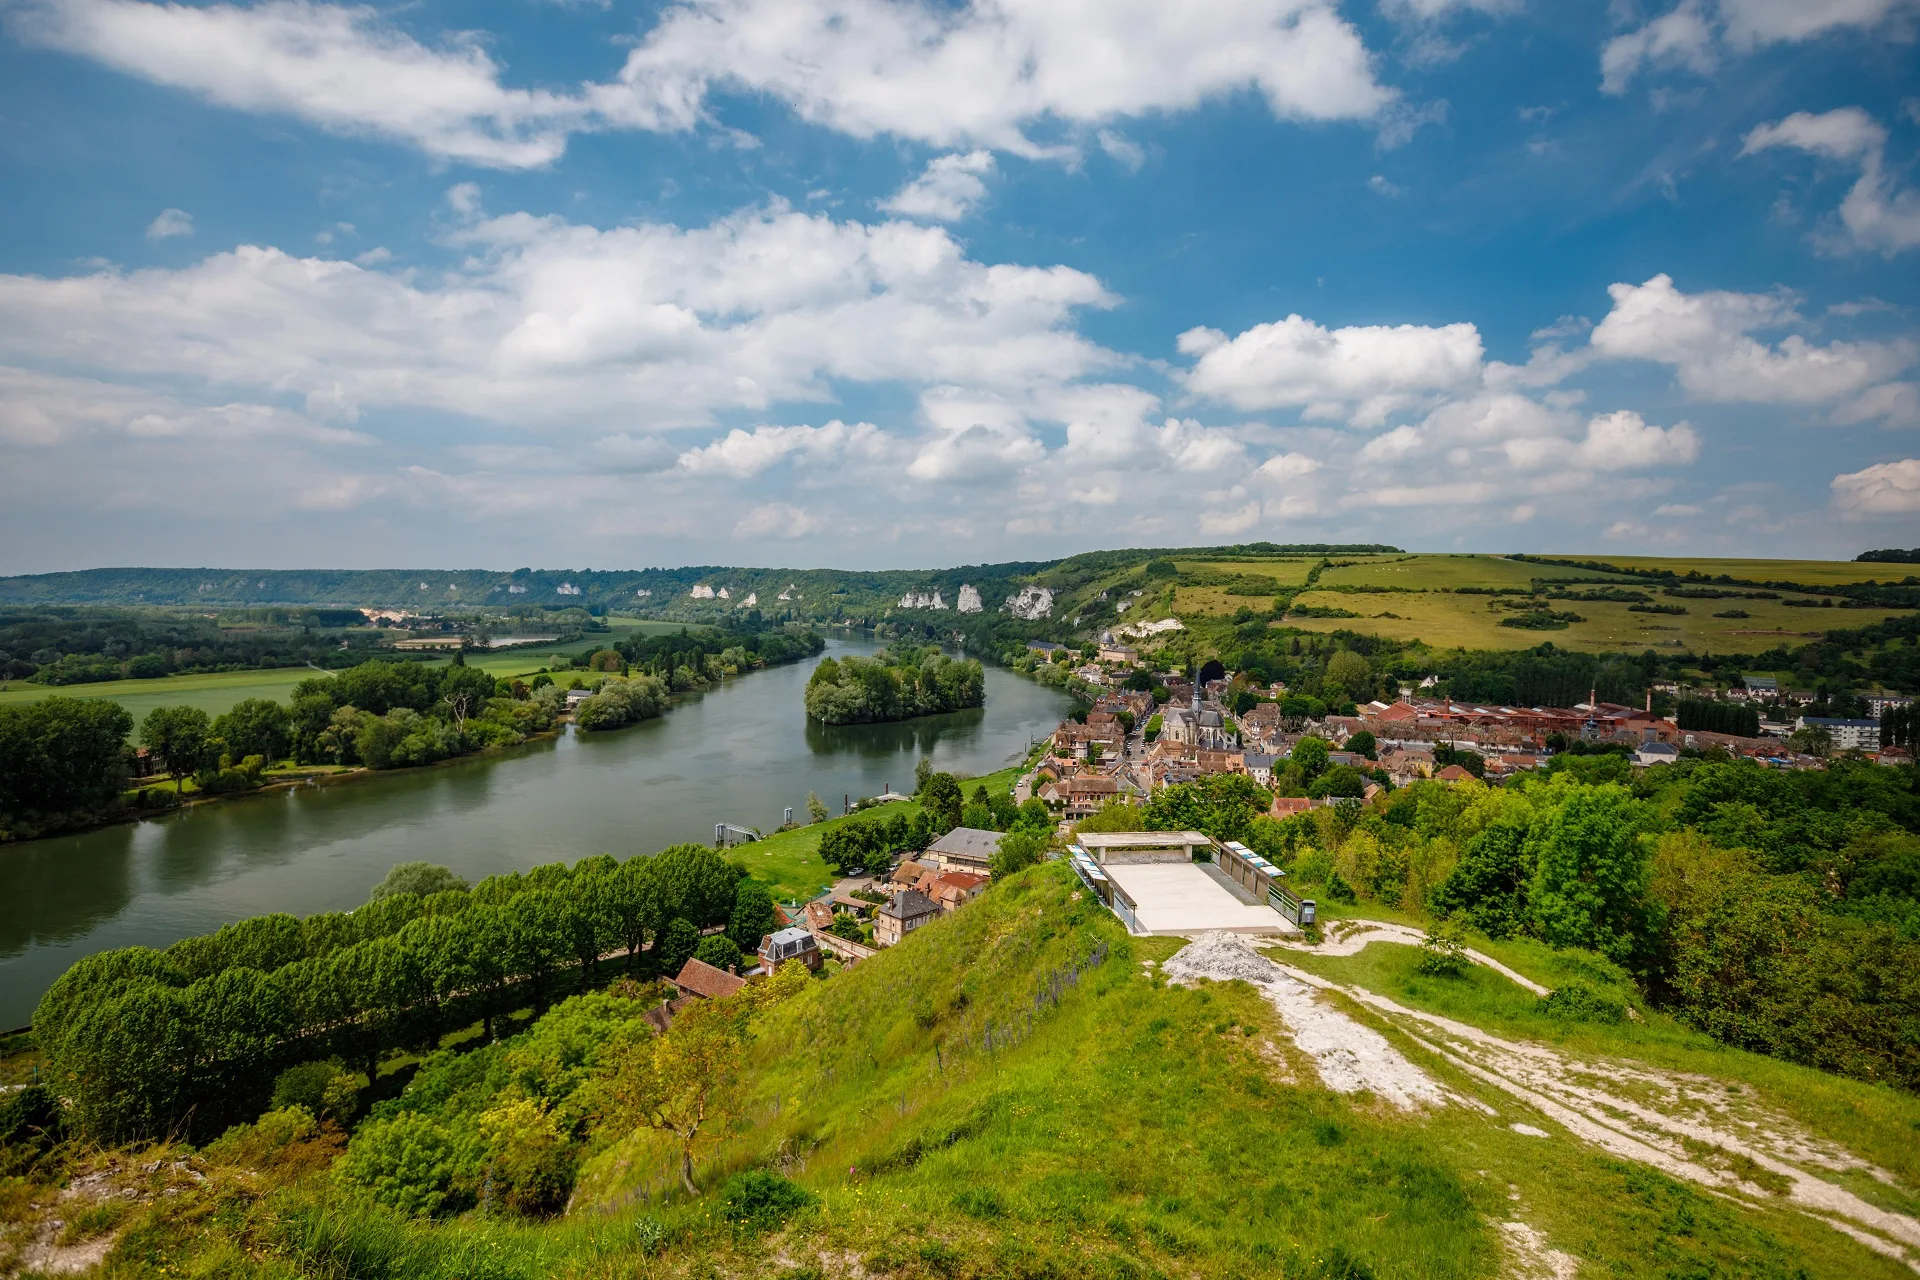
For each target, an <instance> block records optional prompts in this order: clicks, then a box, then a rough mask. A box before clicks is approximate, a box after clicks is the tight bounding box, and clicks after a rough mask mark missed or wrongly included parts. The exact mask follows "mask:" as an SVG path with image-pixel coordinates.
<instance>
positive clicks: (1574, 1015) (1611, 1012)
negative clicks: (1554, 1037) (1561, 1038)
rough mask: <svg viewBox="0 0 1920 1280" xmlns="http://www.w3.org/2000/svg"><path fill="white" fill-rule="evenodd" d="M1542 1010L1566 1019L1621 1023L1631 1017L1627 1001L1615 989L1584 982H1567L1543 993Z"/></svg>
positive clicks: (1560, 1018) (1562, 1019)
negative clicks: (1609, 989) (1628, 1016)
mask: <svg viewBox="0 0 1920 1280" xmlns="http://www.w3.org/2000/svg"><path fill="white" fill-rule="evenodd" d="M1539 1007H1540V1012H1542V1013H1544V1014H1546V1015H1547V1016H1548V1017H1550V1018H1558V1019H1559V1020H1561V1021H1562V1022H1599V1023H1607V1024H1612V1023H1618V1022H1625V1021H1626V1020H1627V1002H1626V1001H1625V1000H1623V999H1621V998H1620V997H1619V996H1617V995H1615V994H1614V993H1613V992H1611V991H1604V990H1602V989H1601V988H1599V987H1595V986H1589V985H1588V984H1587V983H1584V982H1577V981H1576V982H1565V983H1562V984H1561V985H1560V986H1559V987H1557V988H1555V990H1554V991H1553V992H1552V994H1550V995H1546V996H1543V997H1541V1000H1540V1006H1539Z"/></svg>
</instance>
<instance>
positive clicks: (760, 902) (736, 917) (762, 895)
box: [727, 878, 779, 951]
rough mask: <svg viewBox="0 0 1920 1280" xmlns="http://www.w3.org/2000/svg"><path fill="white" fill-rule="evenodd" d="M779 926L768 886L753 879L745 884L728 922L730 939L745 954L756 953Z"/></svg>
mask: <svg viewBox="0 0 1920 1280" xmlns="http://www.w3.org/2000/svg"><path fill="white" fill-rule="evenodd" d="M778 923H779V919H778V917H777V916H776V915H775V914H774V910H773V894H771V893H770V892H768V890H767V886H766V885H765V884H763V883H762V882H761V881H758V880H754V879H751V878H748V879H745V880H742V881H741V882H740V887H739V888H737V889H735V890H734V892H733V914H732V915H731V916H729V917H728V919H727V936H728V937H730V938H732V939H733V942H734V945H735V946H737V947H739V948H740V950H742V951H753V950H755V949H757V948H758V947H759V945H760V939H762V938H764V937H765V936H766V935H768V934H769V933H772V932H773V930H774V926H775V925H777V924H778Z"/></svg>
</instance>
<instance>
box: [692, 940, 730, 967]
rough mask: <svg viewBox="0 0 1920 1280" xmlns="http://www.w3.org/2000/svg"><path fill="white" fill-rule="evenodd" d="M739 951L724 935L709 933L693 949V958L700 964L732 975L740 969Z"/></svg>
mask: <svg viewBox="0 0 1920 1280" xmlns="http://www.w3.org/2000/svg"><path fill="white" fill-rule="evenodd" d="M741 950H742V948H740V947H738V946H736V945H734V941H733V939H732V938H729V937H728V936H727V935H726V934H724V933H710V934H708V935H707V936H706V937H704V938H702V939H700V945H699V946H697V947H695V948H694V949H693V958H694V959H695V960H698V961H700V962H701V963H702V964H710V965H712V966H713V967H714V968H716V969H725V970H726V971H727V972H729V973H733V972H736V971H737V970H738V969H739V968H740V961H741V954H740V953H741Z"/></svg>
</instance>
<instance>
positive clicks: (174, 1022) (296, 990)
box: [34, 844, 775, 1143]
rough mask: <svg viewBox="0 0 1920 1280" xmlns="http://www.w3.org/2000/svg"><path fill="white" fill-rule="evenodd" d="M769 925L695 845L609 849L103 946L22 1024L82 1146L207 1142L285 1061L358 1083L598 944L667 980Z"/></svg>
mask: <svg viewBox="0 0 1920 1280" xmlns="http://www.w3.org/2000/svg"><path fill="white" fill-rule="evenodd" d="M774 921H775V913H774V908H773V902H772V899H771V897H770V895H769V893H768V891H767V888H766V886H765V885H764V884H762V883H761V882H759V881H757V880H753V879H751V878H749V877H748V876H747V874H746V872H745V870H744V869H743V868H742V867H740V866H739V865H737V864H733V863H729V862H726V861H724V860H723V859H721V858H720V856H719V855H718V854H716V853H715V852H714V851H713V850H711V849H708V848H706V847H705V846H702V845H691V844H688V845H674V846H672V847H671V848H668V849H666V850H663V851H662V852H660V853H658V854H655V855H652V856H641V857H635V858H631V859H628V860H627V861H625V862H620V861H617V860H615V859H614V858H612V857H610V856H608V855H604V854H603V855H600V856H597V857H593V858H588V859H585V860H583V861H581V862H579V863H577V864H575V865H574V866H573V867H571V868H568V867H566V866H563V865H561V864H557V863H556V864H553V865H550V866H543V867H536V868H534V869H533V870H531V871H528V872H525V873H518V872H516V873H514V874H511V875H504V876H494V877H490V878H489V879H486V880H483V881H481V882H480V883H479V884H478V885H476V886H474V887H473V889H472V890H470V891H467V890H461V889H457V888H455V889H446V890H442V891H440V892H435V893H431V894H429V895H426V896H422V895H419V894H415V893H404V892H403V893H395V894H390V895H388V896H385V897H382V898H380V899H379V900H377V901H374V902H371V903H369V904H368V905H366V906H363V907H361V908H359V909H357V910H355V911H351V912H326V913H322V914H319V915H314V916H308V917H306V918H304V919H299V918H296V917H294V916H291V915H270V916H259V917H255V918H252V919H248V920H243V921H240V922H239V923H237V924H232V925H228V926H226V927H225V928H223V929H221V930H220V931H219V932H217V933H214V934H209V935H205V936H201V937H195V938H188V939H185V940H183V941H181V942H177V943H175V944H173V945H172V946H170V947H168V948H166V949H164V950H155V949H152V948H147V947H124V948H120V949H117V950H113V951H103V952H98V953H96V954H94V955H90V956H87V957H85V958H84V959H82V960H80V961H78V962H77V963H75V964H74V965H73V967H72V968H70V969H68V970H67V971H66V973H64V974H62V975H61V977H60V979H59V980H58V981H57V982H55V983H54V985H53V986H52V988H51V989H49V990H48V992H47V994H46V995H45V996H44V997H43V998H42V999H41V1002H40V1005H39V1008H38V1009H37V1010H36V1011H35V1014H34V1033H35V1038H36V1041H37V1043H38V1045H39V1047H40V1050H41V1053H42V1055H43V1061H44V1065H45V1071H46V1074H47V1080H48V1084H49V1085H50V1087H52V1088H53V1089H54V1090H55V1091H56V1092H57V1093H58V1094H60V1095H61V1096H64V1097H67V1098H69V1099H71V1104H72V1105H71V1108H70V1110H69V1113H68V1118H69V1121H70V1122H71V1123H72V1124H73V1125H75V1126H76V1127H77V1129H78V1130H79V1131H80V1132H81V1133H83V1134H84V1135H86V1136H87V1137H89V1138H91V1139H93V1140H94V1141H98V1142H101V1143H121V1142H129V1141H135V1140H140V1139H148V1138H159V1137H162V1136H165V1135H167V1134H170V1133H180V1132H185V1133H189V1134H192V1135H197V1136H198V1137H200V1138H204V1137H205V1136H207V1135H211V1134H217V1133H219V1132H221V1131H222V1130H223V1129H224V1128H225V1127H226V1126H228V1125H230V1124H233V1123H235V1122H237V1121H240V1120H247V1119H252V1118H253V1117H254V1116H256V1115H258V1114H259V1113H260V1111H261V1110H262V1108H263V1106H264V1105H265V1103H266V1102H267V1101H268V1095H269V1093H270V1092H271V1090H272V1087H273V1081H274V1078H275V1076H276V1074H277V1073H279V1072H280V1071H281V1070H282V1069H283V1068H285V1067H287V1066H289V1065H291V1064H294V1063H297V1062H302V1061H308V1060H314V1059H323V1058H327V1057H329V1056H337V1057H339V1058H341V1059H343V1060H345V1061H346V1062H349V1063H352V1064H355V1065H356V1066H358V1067H359V1068H360V1069H361V1070H364V1071H365V1072H366V1073H367V1076H368V1078H369V1080H371V1079H372V1077H373V1074H374V1069H375V1067H376V1065H377V1063H378V1061H379V1059H380V1058H381V1057H382V1056H383V1055H385V1054H387V1053H388V1052H390V1051H393V1050H396V1049H402V1048H430V1047H431V1046H432V1045H433V1044H434V1043H435V1042H436V1041H437V1039H438V1038H439V1037H440V1036H441V1035H442V1034H444V1033H446V1032H447V1031H450V1030H453V1029H456V1028H458V1027H461V1026H466V1025H469V1024H471V1023H473V1022H475V1021H480V1022H482V1023H483V1024H484V1028H485V1031H486V1033H487V1035H488V1038H491V1037H492V1033H493V1030H494V1027H495V1025H496V1024H497V1022H498V1020H499V1019H500V1018H502V1017H503V1016H504V1015H505V1014H508V1013H510V1012H512V1011H513V1010H516V1009H518V1008H521V1007H524V1006H527V1005H532V1006H533V1007H534V1009H535V1010H536V1011H538V1010H542V1009H544V1008H546V1006H547V1005H548V1004H549V1003H550V1002H551V1001H553V1000H554V999H555V998H556V997H557V996H559V995H562V994H564V993H565V992H566V991H568V990H571V989H574V988H578V987H583V986H586V985H590V984H591V982H592V981H593V979H594V978H595V977H596V975H597V974H598V972H599V969H600V966H601V964H602V963H603V962H602V957H603V956H607V955H609V954H610V953H616V952H617V953H622V955H621V958H620V959H619V960H618V961H617V963H619V964H621V965H622V966H623V967H624V968H625V969H626V970H627V971H628V972H630V973H636V974H645V973H650V972H663V973H672V972H677V971H678V968H679V966H680V965H681V964H684V963H685V961H686V959H687V958H688V957H689V956H690V955H692V954H694V952H695V951H696V950H697V949H698V948H699V947H701V946H703V945H706V944H707V943H710V942H713V941H715V939H714V938H705V939H703V937H702V934H703V931H705V930H709V929H715V928H719V929H723V930H724V932H725V938H724V941H725V942H727V943H728V944H730V945H731V946H732V947H734V948H737V949H738V950H737V951H736V952H735V953H734V954H735V955H738V954H740V953H745V952H750V951H751V950H753V949H754V948H755V947H757V946H758V945H759V942H760V938H761V937H762V935H764V934H765V933H767V932H770V931H771V930H772V928H773V925H774ZM708 954H715V953H714V952H713V951H711V950H710V951H709V953H708ZM720 958H722V959H724V958H725V957H724V955H721V956H720Z"/></svg>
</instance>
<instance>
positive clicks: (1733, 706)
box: [1674, 698, 1760, 738]
mask: <svg viewBox="0 0 1920 1280" xmlns="http://www.w3.org/2000/svg"><path fill="white" fill-rule="evenodd" d="M1674 723H1675V724H1678V725H1679V726H1680V727H1681V728H1682V729H1686V730H1694V729H1698V730H1700V731H1701V732H1703V733H1730V734H1735V735H1737V736H1739V737H1742V738H1757V737H1759V736H1760V711H1759V709H1758V708H1757V707H1752V706H1748V705H1746V704H1744V703H1738V702H1715V701H1713V700H1711V699H1708V698H1682V699H1680V704H1679V706H1678V707H1677V708H1676V709H1675V718H1674Z"/></svg>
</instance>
